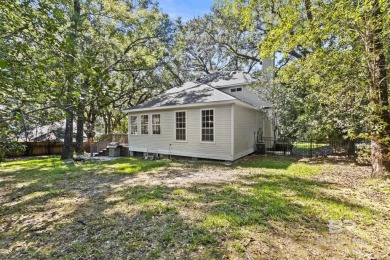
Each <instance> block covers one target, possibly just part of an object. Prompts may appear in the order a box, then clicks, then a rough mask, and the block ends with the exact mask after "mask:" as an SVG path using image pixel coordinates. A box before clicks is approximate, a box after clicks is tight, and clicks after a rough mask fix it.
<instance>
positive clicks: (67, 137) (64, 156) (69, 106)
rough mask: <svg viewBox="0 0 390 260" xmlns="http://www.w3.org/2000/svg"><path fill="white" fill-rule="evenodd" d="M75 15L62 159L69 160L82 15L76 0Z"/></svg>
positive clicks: (66, 95) (73, 16) (71, 40)
mask: <svg viewBox="0 0 390 260" xmlns="http://www.w3.org/2000/svg"><path fill="white" fill-rule="evenodd" d="M73 11H74V13H73V15H72V17H71V19H70V20H71V29H72V31H71V32H70V36H69V38H68V39H69V40H70V42H71V43H72V44H71V45H70V48H71V49H69V54H71V55H69V60H68V62H69V65H71V66H70V67H69V68H68V69H69V72H68V73H69V74H68V76H67V79H68V83H67V87H66V92H65V98H66V102H65V103H66V104H65V105H66V108H65V112H66V123H65V124H66V125H65V137H64V148H63V151H62V155H61V159H62V160H67V159H71V158H72V157H73V151H72V142H73V104H74V94H73V90H74V87H75V80H74V79H75V78H76V75H75V73H76V72H75V71H74V70H73V66H75V65H76V63H75V60H74V57H76V56H77V55H76V53H77V37H78V25H79V22H80V13H81V7H80V0H74V1H73Z"/></svg>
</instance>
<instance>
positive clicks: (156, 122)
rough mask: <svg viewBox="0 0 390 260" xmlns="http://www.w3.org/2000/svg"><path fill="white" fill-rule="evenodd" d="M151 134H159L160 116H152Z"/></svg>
mask: <svg viewBox="0 0 390 260" xmlns="http://www.w3.org/2000/svg"><path fill="white" fill-rule="evenodd" d="M152 133H153V134H154V135H159V134H161V125H160V114H153V115H152Z"/></svg>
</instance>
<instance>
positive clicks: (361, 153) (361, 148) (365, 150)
mask: <svg viewBox="0 0 390 260" xmlns="http://www.w3.org/2000/svg"><path fill="white" fill-rule="evenodd" d="M356 149H357V158H356V163H357V164H360V165H370V164H371V145H369V144H359V145H357V146H356Z"/></svg>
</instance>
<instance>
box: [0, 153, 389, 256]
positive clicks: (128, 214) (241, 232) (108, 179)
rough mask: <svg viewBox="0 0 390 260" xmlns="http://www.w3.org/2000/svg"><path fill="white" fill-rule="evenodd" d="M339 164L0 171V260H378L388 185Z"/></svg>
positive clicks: (40, 163)
mask: <svg viewBox="0 0 390 260" xmlns="http://www.w3.org/2000/svg"><path fill="white" fill-rule="evenodd" d="M369 171H370V169H369V168H368V167H358V166H354V165H353V164H351V163H350V162H339V161H307V162H299V161H297V160H296V159H292V158H291V159H283V158H280V157H260V156H251V157H247V158H246V159H244V160H241V161H239V162H237V163H235V164H234V165H233V166H223V165H221V164H217V163H199V162H171V161H168V160H162V161H145V160H139V159H131V158H120V159H117V160H114V161H107V162H87V163H85V164H84V165H73V164H64V163H63V162H61V161H60V160H59V158H57V157H48V158H40V159H25V160H16V161H9V162H5V163H2V164H1V166H0V258H2V259H28V258H34V259H35V258H53V259H57V258H65V259H74V258H76V259H80V258H81V259H90V258H95V259H156V258H163V259H175V258H176V259H223V258H225V259H264V258H267V259H269V258H292V259H304V258H306V259H320V258H331V257H334V258H335V259H339V258H342V259H356V258H357V259H359V258H364V259H370V258H376V259H385V258H389V257H390V251H389V248H390V240H389V237H390V219H389V216H390V214H389V213H390V205H389V204H390V199H389V197H390V196H389V195H390V181H389V180H371V179H369V178H368V176H369V173H370V172H369Z"/></svg>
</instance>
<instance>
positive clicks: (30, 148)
mask: <svg viewBox="0 0 390 260" xmlns="http://www.w3.org/2000/svg"><path fill="white" fill-rule="evenodd" d="M21 144H22V145H23V146H24V149H17V150H13V151H10V152H8V153H7V154H6V157H19V156H38V155H60V154H61V153H62V149H63V148H64V143H63V142H58V141H44V142H22V143H21ZM90 145H91V143H87V142H85V143H84V151H85V152H87V153H89V152H90ZM72 146H73V150H74V149H75V147H76V143H73V144H72Z"/></svg>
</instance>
